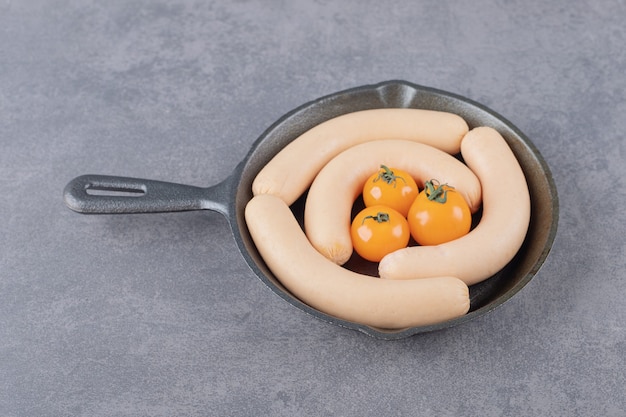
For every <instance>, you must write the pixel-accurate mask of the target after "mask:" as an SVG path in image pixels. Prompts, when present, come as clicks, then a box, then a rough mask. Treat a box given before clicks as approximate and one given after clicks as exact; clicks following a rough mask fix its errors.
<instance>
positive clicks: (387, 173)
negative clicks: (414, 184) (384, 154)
mask: <svg viewBox="0 0 626 417" xmlns="http://www.w3.org/2000/svg"><path fill="white" fill-rule="evenodd" d="M380 168H381V169H382V170H383V171H382V172H379V173H378V176H377V177H376V178H374V182H376V181H378V180H383V181H385V182H386V183H387V184H389V185H391V184H393V187H394V188H395V187H396V180H397V179H401V180H402V181H404V183H405V184H406V181H405V180H404V178H402V177H399V176H397V175H396V174H394V173H393V171H392V170H390V169H389V168H388V167H387V166H385V165H381V166H380Z"/></svg>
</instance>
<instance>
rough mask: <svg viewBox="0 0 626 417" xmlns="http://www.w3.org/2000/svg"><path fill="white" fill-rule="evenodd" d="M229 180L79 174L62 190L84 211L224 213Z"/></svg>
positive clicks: (67, 201)
mask: <svg viewBox="0 0 626 417" xmlns="http://www.w3.org/2000/svg"><path fill="white" fill-rule="evenodd" d="M227 183H228V181H224V182H222V183H219V184H217V185H215V186H213V187H209V188H201V187H195V186H191V185H182V184H175V183H171V182H164V181H154V180H144V179H139V178H129V177H114V176H108V175H82V176H80V177H77V178H74V179H73V180H72V181H70V182H69V183H68V184H67V186H66V187H65V189H64V191H63V198H64V201H65V204H66V205H67V206H68V207H69V208H70V209H71V210H74V211H76V212H78V213H83V214H128V213H164V212H176V211H190V210H214V211H218V212H221V213H223V214H227V211H228V208H227V202H226V200H225V196H226V195H227V194H228V193H227V192H226V191H227V190H226V189H225V187H226V185H228V184H227Z"/></svg>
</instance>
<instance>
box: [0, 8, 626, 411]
mask: <svg viewBox="0 0 626 417" xmlns="http://www.w3.org/2000/svg"><path fill="white" fill-rule="evenodd" d="M625 20H626V3H625V2H624V1H623V0H612V1H609V0H597V1H593V2H591V1H579V0H576V1H564V0H557V1H551V2H544V1H536V0H531V1H516V0H500V1H496V0H480V1H472V2H469V1H468V2H462V1H457V2H446V1H419V2H418V1H389V2H387V1H384V2H382V1H369V0H367V1H353V0H348V1H341V2H331V1H327V0H317V1H304V0H297V1H286V0H284V1H278V0H268V1H259V0H239V1H191V0H169V1H164V0H156V1H147V0H143V1H142V0H112V1H93V0H47V1H46V0H20V1H18V0H0V219H1V222H0V236H1V237H0V415H2V416H5V417H12V416H55V417H56V416H417V415H420V416H485V417H487V416H608V417H618V416H619V417H621V416H624V415H626V399H625V398H626V396H625V395H624V386H626V327H625V326H626V325H625V323H626V303H625V302H624V300H625V299H626V290H625V288H626V286H625V278H626V265H625V262H624V259H625V258H626V251H625V245H624V242H625V237H624V236H625V233H624V232H625V230H624V229H625V226H624V225H625V224H626V218H625V211H624V203H625V197H626V192H625V190H624V178H625V177H626V168H625V164H624V161H625V155H624V137H625V135H626V116H625V115H626V76H625V75H624V74H626V26H625V25H624V21H625ZM390 79H405V80H407V81H410V82H414V83H417V84H422V85H427V86H432V87H436V88H440V89H444V90H448V91H452V92H455V93H458V94H461V95H465V96H467V97H469V98H471V99H474V100H477V101H480V102H482V103H483V104H485V105H487V106H489V107H491V108H492V109H494V110H496V111H497V112H499V113H500V114H502V115H504V116H505V117H507V118H508V119H509V120H511V121H512V122H513V123H515V124H516V125H517V126H518V127H519V128H520V129H521V130H522V131H524V132H525V133H526V134H527V135H528V136H529V137H530V138H531V140H532V141H533V142H534V143H535V145H536V146H537V148H538V149H539V151H540V152H541V153H542V155H543V156H544V157H545V159H546V161H547V163H548V164H549V166H550V167H551V169H552V172H553V175H554V180H555V182H556V185H557V187H558V190H559V194H560V203H561V212H560V213H561V218H560V223H559V230H558V236H557V238H556V241H555V243H554V247H553V250H552V252H551V254H550V256H549V257H548V259H547V261H546V263H545V264H544V266H543V268H542V269H541V271H540V272H539V274H538V275H537V276H536V277H535V279H534V280H533V281H531V283H530V284H529V285H528V286H527V287H525V288H524V289H523V290H522V291H521V292H520V293H519V294H517V295H516V296H515V297H514V298H513V299H511V300H510V301H508V302H507V303H505V304H504V305H503V306H502V307H500V308H498V309H497V310H495V311H494V312H492V313H490V314H488V315H486V316H483V317H481V318H479V319H477V320H474V321H472V322H470V323H467V324H465V325H463V326H459V327H456V328H452V329H449V330H445V331H439V332H436V333H431V334H426V335H421V336H416V337H411V338H408V339H402V340H399V341H393V342H389V341H381V340H376V339H373V338H371V337H368V336H366V335H363V334H360V333H358V332H355V331H350V330H346V329H342V328H339V327H336V326H333V325H329V324H326V323H324V322H321V321H318V320H316V319H313V318H311V317H309V316H307V315H306V314H304V313H302V312H301V311H299V310H297V309H295V308H293V307H292V306H290V305H289V304H287V303H285V302H284V301H282V300H281V299H279V298H278V297H276V296H275V295H274V294H273V293H272V292H271V291H269V290H268V289H266V288H265V287H264V286H263V285H262V283H261V282H260V281H259V280H258V279H257V278H256V276H255V275H254V274H253V273H252V272H251V271H250V270H249V269H248V267H247V266H246V264H245V262H244V260H243V258H242V257H241V255H240V254H239V253H238V250H237V246H236V244H235V242H234V240H233V238H232V236H231V234H230V230H229V226H228V223H227V221H226V220H225V219H224V218H223V217H222V216H221V215H220V214H217V213H212V212H207V213H198V212H189V213H179V214H155V215H128V216H117V217H115V216H82V215H79V214H76V213H73V212H71V211H70V210H68V209H67V208H66V207H65V206H64V203H63V201H62V190H63V187H64V186H65V184H66V183H67V182H68V181H69V180H70V179H72V178H73V177H76V176H78V175H81V174H85V173H99V174H114V175H128V176H135V177H144V178H152V179H159V180H167V181H173V182H180V183H185V184H191V185H199V186H208V185H211V184H214V183H217V182H218V181H220V180H221V179H223V178H224V177H226V176H227V175H228V174H229V173H230V172H231V170H232V169H233V168H234V167H235V165H236V164H237V163H238V162H239V161H240V160H241V159H243V157H244V156H245V154H246V152H247V151H248V149H249V147H250V145H251V144H252V142H253V141H254V140H255V139H256V138H257V137H258V136H259V135H260V134H261V133H262V132H263V131H264V130H265V129H266V128H267V127H268V126H270V125H271V124H272V123H273V122H274V121H275V120H276V119H278V118H279V117H280V116H282V115H283V114H284V113H286V112H288V111H290V110H291V109H293V108H294V107H296V106H299V105H300V104H302V103H304V102H307V101H309V100H313V99H315V98H317V97H319V96H322V95H326V94H329V93H333V92H335V91H339V90H343V89H346V88H350V87H355V86H358V85H363V84H371V83H376V82H380V81H385V80H390Z"/></svg>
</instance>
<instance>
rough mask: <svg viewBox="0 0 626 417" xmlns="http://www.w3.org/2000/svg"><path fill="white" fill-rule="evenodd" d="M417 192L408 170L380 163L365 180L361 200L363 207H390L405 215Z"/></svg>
mask: <svg viewBox="0 0 626 417" xmlns="http://www.w3.org/2000/svg"><path fill="white" fill-rule="evenodd" d="M418 193H419V189H418V187H417V184H416V183H415V180H414V179H413V178H412V177H411V175H409V173H408V172H406V171H403V170H400V169H395V168H387V167H386V166H385V165H381V166H380V170H379V171H378V172H376V173H375V174H372V176H370V177H369V178H368V179H367V181H365V185H364V186H363V202H364V203H365V207H370V206H374V205H384V206H387V207H391V208H392V209H394V210H396V211H398V212H400V214H402V215H403V216H404V217H406V216H407V214H408V213H409V208H410V207H411V203H413V200H415V197H417V194H418Z"/></svg>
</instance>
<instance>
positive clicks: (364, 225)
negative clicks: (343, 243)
mask: <svg viewBox="0 0 626 417" xmlns="http://www.w3.org/2000/svg"><path fill="white" fill-rule="evenodd" d="M350 235H351V237H352V246H353V247H354V250H355V251H356V253H358V254H359V255H360V256H361V257H362V258H365V259H367V260H368V261H372V262H379V261H380V260H381V259H382V258H383V256H385V255H387V254H388V253H391V252H393V251H395V250H397V249H401V248H404V247H406V246H407V245H408V243H409V239H410V232H409V224H408V222H407V220H406V218H405V217H404V216H403V215H402V214H400V213H399V212H398V211H396V210H394V209H392V208H391V207H386V206H381V205H378V206H371V207H366V208H364V209H363V210H361V211H360V212H359V213H358V214H357V215H356V216H355V217H354V220H353V221H352V226H351V229H350Z"/></svg>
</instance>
